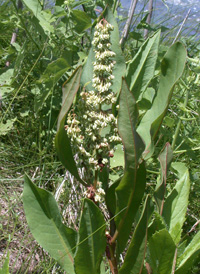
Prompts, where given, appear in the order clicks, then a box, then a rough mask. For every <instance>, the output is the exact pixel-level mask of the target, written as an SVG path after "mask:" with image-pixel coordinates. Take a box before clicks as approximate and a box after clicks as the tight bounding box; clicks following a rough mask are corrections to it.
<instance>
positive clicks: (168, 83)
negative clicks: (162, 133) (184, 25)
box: [137, 42, 186, 157]
mask: <svg viewBox="0 0 200 274" xmlns="http://www.w3.org/2000/svg"><path fill="white" fill-rule="evenodd" d="M185 60H186V50H185V47H184V46H183V45H182V44H181V43H180V42H177V43H175V44H174V45H173V46H171V48H170V49H169V50H168V51H167V53H166V55H165V56H164V58H163V60H162V63H161V77H160V83H159V88H158V91H157V94H156V96H155V99H154V101H153V104H152V107H151V109H149V110H148V111H147V112H146V113H145V115H144V116H143V118H142V120H141V122H140V124H139V126H138V128H137V132H138V133H139V134H140V136H142V138H143V140H144V142H145V146H146V151H145V156H148V157H150V155H151V154H152V153H153V139H154V138H155V136H156V134H157V132H158V130H159V128H160V126H161V123H162V120H163V118H164V116H165V113H166V111H167V108H168V105H169V103H170V100H171V96H172V91H173V86H174V85H175V83H176V81H177V80H178V79H179V77H180V76H181V75H182V73H183V69H184V66H185ZM147 154H149V155H147Z"/></svg>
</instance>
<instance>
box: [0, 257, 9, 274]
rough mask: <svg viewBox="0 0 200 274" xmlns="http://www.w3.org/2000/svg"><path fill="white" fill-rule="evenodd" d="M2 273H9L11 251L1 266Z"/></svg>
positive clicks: (0, 271) (0, 273)
mask: <svg viewBox="0 0 200 274" xmlns="http://www.w3.org/2000/svg"><path fill="white" fill-rule="evenodd" d="M0 274H9V252H8V253H7V255H6V259H5V261H4V263H3V266H2V268H0Z"/></svg>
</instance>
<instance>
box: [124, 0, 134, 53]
mask: <svg viewBox="0 0 200 274" xmlns="http://www.w3.org/2000/svg"><path fill="white" fill-rule="evenodd" d="M136 4H137V0H132V1H131V5H130V8H129V12H128V19H127V21H126V24H125V27H124V30H123V33H122V38H121V40H120V44H121V47H122V48H123V47H124V43H125V41H126V39H127V37H128V33H129V29H130V25H131V22H132V19H133V14H134V11H135V8H136Z"/></svg>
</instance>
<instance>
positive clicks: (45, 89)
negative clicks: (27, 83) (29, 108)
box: [35, 53, 70, 112]
mask: <svg viewBox="0 0 200 274" xmlns="http://www.w3.org/2000/svg"><path fill="white" fill-rule="evenodd" d="M69 54H70V53H69ZM69 58H70V57H69ZM69 68H70V64H69V61H68V60H67V59H66V58H58V59H57V60H55V61H53V62H51V63H50V64H48V66H47V68H46V70H45V71H44V73H43V74H42V76H41V77H40V79H39V81H38V83H37V85H38V86H39V89H40V93H39V95H38V96H36V99H35V111H36V112H38V111H39V110H40V109H41V108H42V106H43V104H44V102H45V101H46V99H47V98H48V96H49V95H50V94H51V92H52V89H53V88H54V86H55V85H56V83H57V82H58V81H59V80H60V78H61V77H62V76H63V74H65V72H66V71H67V70H68V69H69Z"/></svg>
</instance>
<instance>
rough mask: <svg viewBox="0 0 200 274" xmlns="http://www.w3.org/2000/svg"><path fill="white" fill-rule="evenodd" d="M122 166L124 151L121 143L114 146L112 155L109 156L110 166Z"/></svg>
mask: <svg viewBox="0 0 200 274" xmlns="http://www.w3.org/2000/svg"><path fill="white" fill-rule="evenodd" d="M118 166H122V167H124V151H123V146H122V145H121V144H119V145H117V146H116V147H115V152H114V156H113V157H112V158H110V168H111V169H112V168H114V167H118Z"/></svg>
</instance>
